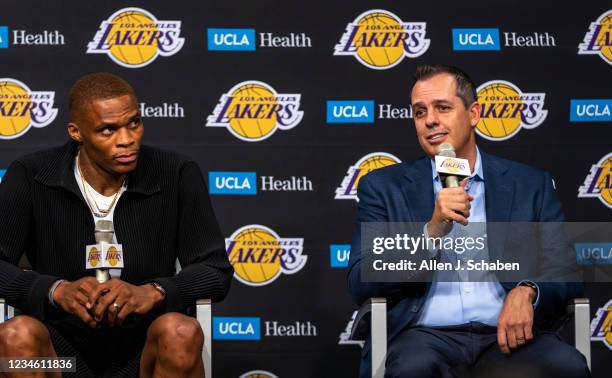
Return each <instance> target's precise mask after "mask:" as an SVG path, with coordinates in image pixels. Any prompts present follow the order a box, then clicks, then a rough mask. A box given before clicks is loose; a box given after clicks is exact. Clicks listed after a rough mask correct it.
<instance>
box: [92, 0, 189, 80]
mask: <svg viewBox="0 0 612 378" xmlns="http://www.w3.org/2000/svg"><path fill="white" fill-rule="evenodd" d="M180 33H181V22H180V21H162V20H157V19H156V18H155V16H153V15H152V14H151V13H149V12H148V11H146V10H144V9H141V8H124V9H121V10H119V11H117V12H115V13H113V14H112V15H111V16H110V17H109V18H108V20H106V21H102V23H101V24H100V29H99V30H98V32H97V33H96V35H95V36H94V38H93V40H92V41H91V42H89V44H88V46H87V53H88V54H107V55H108V56H109V57H110V58H111V59H112V60H113V61H114V62H115V63H117V64H119V65H121V66H123V67H128V68H138V67H143V66H146V65H148V64H150V63H152V62H153V61H154V60H155V58H157V56H158V55H161V56H171V55H174V54H176V53H177V52H178V51H179V50H180V49H181V47H183V43H184V42H185V40H184V39H183V38H181V37H180Z"/></svg>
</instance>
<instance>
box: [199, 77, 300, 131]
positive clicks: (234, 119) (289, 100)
mask: <svg viewBox="0 0 612 378" xmlns="http://www.w3.org/2000/svg"><path fill="white" fill-rule="evenodd" d="M301 97H302V96H301V95H300V94H297V93H291V94H288V93H276V91H275V90H274V88H272V87H271V86H269V85H268V84H266V83H263V82H261V81H256V80H249V81H243V82H242V83H239V84H237V85H235V86H234V87H232V88H231V89H230V90H229V91H228V92H227V93H224V94H223V95H222V96H221V98H220V99H219V103H218V104H217V106H216V107H215V109H214V110H213V113H212V114H211V115H209V116H208V118H207V121H206V126H207V127H225V128H227V129H228V130H229V131H230V133H232V135H234V136H235V137H236V138H238V139H241V140H244V141H245V142H259V141H261V140H264V139H267V138H269V137H270V136H272V134H274V132H275V131H276V129H281V130H289V129H292V128H294V127H295V126H297V125H298V124H299V123H300V121H301V120H302V117H303V116H304V112H303V111H301V110H299V109H300V99H301Z"/></svg>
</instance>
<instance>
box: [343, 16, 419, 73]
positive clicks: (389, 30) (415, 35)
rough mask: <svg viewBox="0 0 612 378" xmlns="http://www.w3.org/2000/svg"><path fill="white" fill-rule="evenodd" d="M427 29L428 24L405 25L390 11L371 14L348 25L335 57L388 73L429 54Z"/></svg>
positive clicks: (408, 23) (360, 17)
mask: <svg viewBox="0 0 612 378" xmlns="http://www.w3.org/2000/svg"><path fill="white" fill-rule="evenodd" d="M426 28H427V24H426V23H425V22H403V21H402V20H401V19H400V18H399V17H397V16H396V15H395V14H393V13H391V12H389V11H386V10H382V9H373V10H369V11H367V12H364V13H362V14H360V15H359V16H357V18H356V19H355V21H353V22H351V23H349V24H348V25H347V27H346V31H345V32H344V34H343V35H342V37H341V38H340V42H339V43H338V44H337V45H336V46H335V47H334V55H352V56H354V57H355V58H357V60H358V61H359V62H361V64H363V65H365V66H366V67H369V68H373V69H375V70H385V69H388V68H391V67H394V66H396V65H398V64H399V63H400V62H401V61H402V59H404V58H405V57H408V58H416V57H418V56H421V55H423V54H424V53H425V51H427V49H428V48H429V42H430V41H429V39H426V38H425V32H426Z"/></svg>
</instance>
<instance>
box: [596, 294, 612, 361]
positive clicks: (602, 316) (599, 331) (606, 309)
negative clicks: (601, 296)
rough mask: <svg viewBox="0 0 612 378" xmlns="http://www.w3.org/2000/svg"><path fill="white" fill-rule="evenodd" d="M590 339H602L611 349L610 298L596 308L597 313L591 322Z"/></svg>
mask: <svg viewBox="0 0 612 378" xmlns="http://www.w3.org/2000/svg"><path fill="white" fill-rule="evenodd" d="M591 340H593V341H602V342H603V343H604V344H605V346H607V347H608V348H609V349H612V300H610V301H608V303H606V304H605V305H604V306H603V307H601V308H599V309H597V314H595V317H594V318H593V321H592V322H591Z"/></svg>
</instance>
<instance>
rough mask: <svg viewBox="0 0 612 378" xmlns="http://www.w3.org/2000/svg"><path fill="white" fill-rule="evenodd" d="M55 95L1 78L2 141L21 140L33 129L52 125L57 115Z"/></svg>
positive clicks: (0, 127) (0, 112)
mask: <svg viewBox="0 0 612 378" xmlns="http://www.w3.org/2000/svg"><path fill="white" fill-rule="evenodd" d="M54 100H55V92H48V91H44V92H43V91H32V90H30V88H28V86H27V85H25V84H24V83H22V82H21V81H19V80H15V79H7V78H4V79H0V139H15V138H19V137H20V136H22V135H23V134H25V133H26V132H28V130H30V128H31V127H32V126H33V127H36V128H41V127H45V126H47V125H49V124H50V123H51V122H53V120H54V119H55V116H57V109H56V108H54V107H53V103H54Z"/></svg>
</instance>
